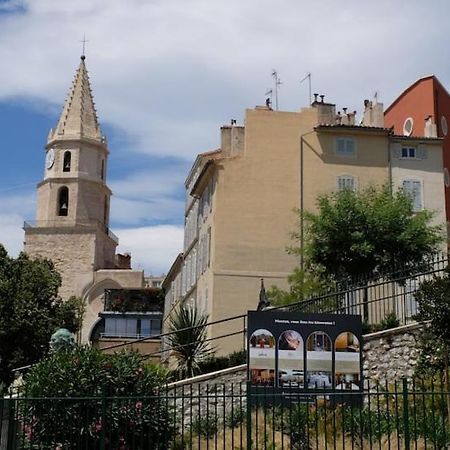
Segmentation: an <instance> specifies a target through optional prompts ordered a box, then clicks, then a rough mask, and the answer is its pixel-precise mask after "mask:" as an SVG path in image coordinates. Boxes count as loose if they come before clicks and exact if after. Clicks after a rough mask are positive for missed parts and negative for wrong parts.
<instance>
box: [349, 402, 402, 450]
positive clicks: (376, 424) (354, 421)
mask: <svg viewBox="0 0 450 450" xmlns="http://www.w3.org/2000/svg"><path fill="white" fill-rule="evenodd" d="M342 425H343V429H344V432H345V434H346V435H348V436H350V437H351V438H352V440H353V442H354V443H355V444H356V445H357V446H361V447H360V448H364V440H367V439H370V440H371V442H379V441H381V439H382V438H383V436H385V435H387V434H389V433H390V432H392V431H393V430H394V429H395V423H394V421H393V420H392V419H391V420H389V416H388V414H387V413H386V412H385V411H383V410H381V411H378V410H371V409H369V408H368V407H364V408H350V409H346V410H343V415H342Z"/></svg>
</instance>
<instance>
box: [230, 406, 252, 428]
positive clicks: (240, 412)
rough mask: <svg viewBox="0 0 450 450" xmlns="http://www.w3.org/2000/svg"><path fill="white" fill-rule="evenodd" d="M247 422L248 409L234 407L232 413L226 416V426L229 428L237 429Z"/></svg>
mask: <svg viewBox="0 0 450 450" xmlns="http://www.w3.org/2000/svg"><path fill="white" fill-rule="evenodd" d="M246 420H247V409H246V408H243V407H240V408H234V407H232V409H231V411H229V412H228V413H227V415H226V416H225V425H226V426H227V427H228V428H237V427H239V426H241V425H242V424H244V423H245V422H246Z"/></svg>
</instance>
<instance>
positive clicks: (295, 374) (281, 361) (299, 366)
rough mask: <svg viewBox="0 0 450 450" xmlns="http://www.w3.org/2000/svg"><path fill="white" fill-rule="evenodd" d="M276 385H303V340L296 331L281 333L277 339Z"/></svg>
mask: <svg viewBox="0 0 450 450" xmlns="http://www.w3.org/2000/svg"><path fill="white" fill-rule="evenodd" d="M278 385H279V386H281V387H303V385H304V360H303V338H302V336H301V335H300V333H299V332H298V331H295V330H286V331H283V333H281V335H280V337H279V339H278Z"/></svg>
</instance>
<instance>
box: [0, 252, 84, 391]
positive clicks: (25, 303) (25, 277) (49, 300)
mask: <svg viewBox="0 0 450 450" xmlns="http://www.w3.org/2000/svg"><path fill="white" fill-rule="evenodd" d="M60 285H61V277H60V275H59V274H58V272H57V271H56V269H55V267H54V266H53V263H52V262H51V261H49V260H42V259H37V260H31V259H29V258H28V257H27V256H26V255H25V254H24V253H21V254H20V255H19V256H18V258H10V257H8V255H7V253H6V250H5V249H4V247H3V246H1V245H0V383H3V384H4V385H8V384H9V383H10V382H11V377H12V374H11V370H12V369H13V368H17V367H21V366H25V365H28V364H33V363H35V362H36V361H38V360H39V359H40V358H42V357H43V356H44V355H45V354H46V353H47V351H48V346H49V341H50V336H51V335H52V333H53V332H54V331H56V329H57V328H60V327H61V326H66V327H69V326H70V327H71V331H77V329H78V328H79V321H78V320H77V319H76V316H77V311H76V310H75V308H73V303H72V302H69V303H68V304H65V303H64V302H62V300H61V299H59V298H58V297H57V293H58V288H59V287H60Z"/></svg>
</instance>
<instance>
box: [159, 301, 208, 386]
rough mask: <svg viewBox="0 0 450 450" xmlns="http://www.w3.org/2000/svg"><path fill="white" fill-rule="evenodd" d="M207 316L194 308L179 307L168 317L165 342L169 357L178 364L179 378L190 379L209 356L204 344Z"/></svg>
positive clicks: (206, 344)
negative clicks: (167, 344) (173, 358)
mask: <svg viewBox="0 0 450 450" xmlns="http://www.w3.org/2000/svg"><path fill="white" fill-rule="evenodd" d="M207 323H208V316H207V315H206V314H202V313H200V312H199V310H198V309H197V307H196V306H192V307H191V306H187V305H185V304H184V305H181V306H180V307H179V308H177V309H176V310H174V311H173V312H172V314H171V315H170V317H169V332H173V334H169V335H168V336H167V341H168V343H169V345H170V347H171V355H172V356H174V357H175V359H176V360H177V363H178V367H177V371H178V373H179V375H180V376H181V377H192V376H194V375H195V374H197V373H198V372H199V371H200V362H201V361H203V360H205V359H206V358H207V357H208V356H209V355H211V352H212V350H211V349H210V347H209V345H208V342H206V336H207V328H206V324H207Z"/></svg>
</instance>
